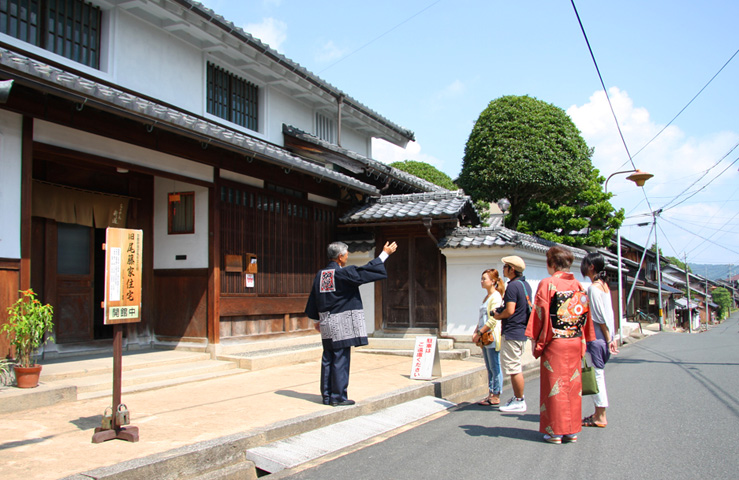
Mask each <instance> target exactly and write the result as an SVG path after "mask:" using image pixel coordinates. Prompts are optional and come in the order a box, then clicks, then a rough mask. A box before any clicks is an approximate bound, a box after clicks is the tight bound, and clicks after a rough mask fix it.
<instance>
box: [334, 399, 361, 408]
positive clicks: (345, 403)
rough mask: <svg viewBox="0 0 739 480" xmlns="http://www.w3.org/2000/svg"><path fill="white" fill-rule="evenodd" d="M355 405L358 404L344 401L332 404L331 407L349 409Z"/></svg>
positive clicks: (352, 401)
mask: <svg viewBox="0 0 739 480" xmlns="http://www.w3.org/2000/svg"><path fill="white" fill-rule="evenodd" d="M355 403H357V402H355V401H354V400H342V401H340V402H331V406H332V407H347V406H349V405H354V404H355Z"/></svg>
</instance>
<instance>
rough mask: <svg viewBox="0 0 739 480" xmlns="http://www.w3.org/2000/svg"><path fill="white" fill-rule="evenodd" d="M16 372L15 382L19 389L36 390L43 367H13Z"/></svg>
mask: <svg viewBox="0 0 739 480" xmlns="http://www.w3.org/2000/svg"><path fill="white" fill-rule="evenodd" d="M13 370H15V382H16V384H17V385H18V388H34V387H37V386H38V378H39V377H40V376H41V365H34V366H32V367H19V366H18V365H15V366H13Z"/></svg>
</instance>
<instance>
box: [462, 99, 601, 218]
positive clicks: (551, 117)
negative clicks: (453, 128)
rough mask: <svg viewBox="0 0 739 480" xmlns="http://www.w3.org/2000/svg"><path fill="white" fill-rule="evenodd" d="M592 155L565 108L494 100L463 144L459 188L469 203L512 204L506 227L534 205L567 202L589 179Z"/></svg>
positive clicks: (590, 179) (591, 169)
mask: <svg viewBox="0 0 739 480" xmlns="http://www.w3.org/2000/svg"><path fill="white" fill-rule="evenodd" d="M591 154H592V151H591V150H590V149H589V148H588V146H587V144H586V143H585V140H583V139H582V137H581V136H580V131H579V130H578V129H577V127H576V126H575V124H574V123H573V122H572V120H571V119H570V118H569V117H568V116H567V114H566V113H565V111H564V110H562V109H561V108H559V107H556V106H554V105H551V104H549V103H546V102H543V101H541V100H537V99H535V98H532V97H529V96H505V97H501V98H498V99H496V100H493V101H492V102H490V104H489V105H488V106H487V108H486V109H485V110H484V111H483V112H482V113H481V114H480V117H479V118H478V119H477V122H476V123H475V126H474V127H473V129H472V132H471V133H470V136H469V139H468V140H467V144H466V146H465V153H464V160H463V163H462V172H461V174H460V176H459V178H458V180H457V181H458V184H459V185H460V186H461V187H462V188H463V189H464V190H465V192H467V193H468V194H469V195H471V196H472V198H473V199H474V200H485V201H496V200H498V199H500V198H503V197H507V198H508V200H509V201H510V202H511V210H510V216H509V221H508V222H507V223H508V226H509V227H511V228H513V229H516V228H517V226H518V221H519V218H520V217H521V215H522V213H523V212H524V211H525V210H526V209H527V208H530V207H532V206H533V205H535V204H536V203H538V202H543V203H546V204H552V202H553V200H555V199H556V200H557V203H559V204H561V205H567V204H570V203H571V202H572V201H573V199H574V198H575V197H576V196H577V195H578V194H580V193H581V190H583V189H586V188H587V187H588V186H589V184H590V182H592V178H593V173H592V172H593V166H592V163H591V162H590V156H591Z"/></svg>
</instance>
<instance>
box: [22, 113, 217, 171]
mask: <svg viewBox="0 0 739 480" xmlns="http://www.w3.org/2000/svg"><path fill="white" fill-rule="evenodd" d="M33 139H34V140H35V141H37V142H43V143H48V144H50V145H56V146H58V147H64V148H68V149H70V150H76V151H78V152H85V153H90V154H92V155H99V156H101V157H105V158H110V159H113V160H120V161H122V162H125V163H130V164H132V165H140V166H144V167H148V168H155V169H157V170H160V171H163V172H170V173H176V174H177V175H182V176H185V177H190V178H195V179H198V180H204V181H207V182H212V181H213V168H212V167H210V166H208V165H203V164H201V163H196V162H192V161H190V160H185V159H183V158H180V157H175V156H173V155H167V154H164V153H159V152H155V151H153V150H149V149H146V148H144V147H138V146H136V145H132V144H130V143H125V142H119V141H117V140H111V139H109V138H106V137H101V136H99V135H93V134H91V133H86V132H83V131H81V130H75V129H73V128H68V127H63V126H61V125H58V124H55V123H50V122H45V121H43V120H36V121H35V122H34V127H33Z"/></svg>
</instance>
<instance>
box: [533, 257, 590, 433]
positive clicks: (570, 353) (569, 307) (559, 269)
mask: <svg viewBox="0 0 739 480" xmlns="http://www.w3.org/2000/svg"><path fill="white" fill-rule="evenodd" d="M573 260H574V256H573V255H572V252H571V251H570V250H568V249H566V248H563V247H559V246H554V247H551V248H550V249H549V250H548V251H547V271H548V272H549V274H550V275H551V277H548V278H545V279H544V280H542V281H541V282H539V287H538V288H537V291H536V297H535V298H534V310H533V311H532V312H531V318H530V319H529V324H528V327H527V328H526V336H527V337H529V338H531V339H533V342H532V346H533V349H534V357H536V358H540V362H541V377H540V378H541V382H540V390H539V391H540V395H539V397H540V400H539V402H540V413H539V431H540V432H541V433H543V434H544V441H546V442H549V443H562V442H565V443H567V442H576V441H577V433H578V432H579V431H580V429H581V420H582V419H581V413H582V378H581V377H580V371H581V360H582V357H583V355H585V342H586V341H592V340H594V339H595V331H594V329H593V322H592V320H591V319H590V311H589V308H588V296H587V294H586V293H585V290H584V289H583V287H582V285H581V284H580V282H578V281H577V280H576V279H575V276H574V275H573V274H572V273H570V266H571V265H572V262H573Z"/></svg>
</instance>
